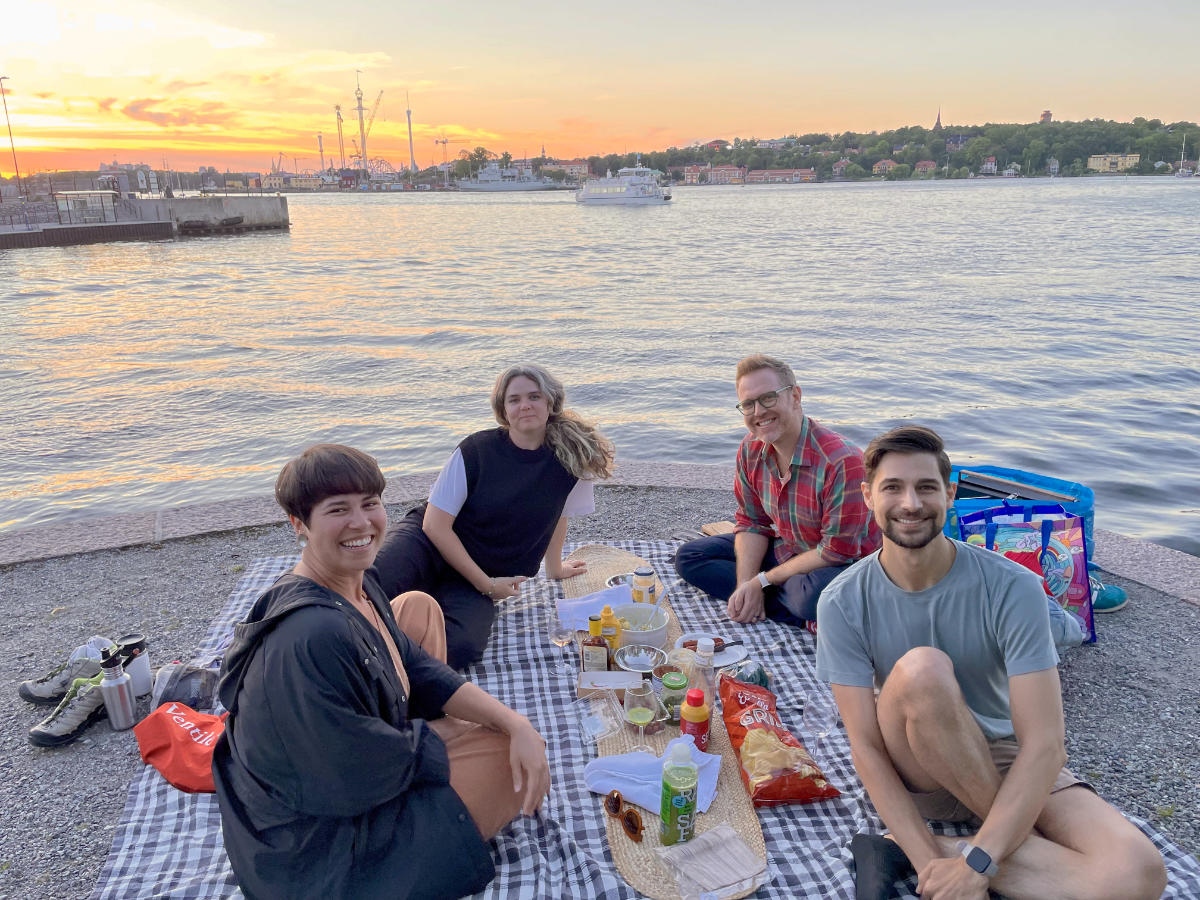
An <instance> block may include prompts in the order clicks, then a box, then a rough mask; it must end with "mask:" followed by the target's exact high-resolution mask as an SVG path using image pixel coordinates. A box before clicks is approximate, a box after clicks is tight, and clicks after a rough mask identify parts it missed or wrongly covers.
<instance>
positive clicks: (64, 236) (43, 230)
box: [0, 222, 175, 250]
mask: <svg viewBox="0 0 1200 900" xmlns="http://www.w3.org/2000/svg"><path fill="white" fill-rule="evenodd" d="M174 236H175V229H174V227H173V226H172V225H171V223H170V222H107V223H97V224H95V225H42V226H41V227H39V228H38V229H36V230H34V231H0V250H14V249H18V248H25V247H64V246H66V245H68V244H100V243H104V242H106V241H169V240H171V239H172V238H173V237H174Z"/></svg>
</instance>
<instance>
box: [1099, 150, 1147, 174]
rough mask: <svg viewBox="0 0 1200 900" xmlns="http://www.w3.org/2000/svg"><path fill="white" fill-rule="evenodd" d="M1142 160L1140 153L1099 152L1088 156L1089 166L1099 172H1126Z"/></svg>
mask: <svg viewBox="0 0 1200 900" xmlns="http://www.w3.org/2000/svg"><path fill="white" fill-rule="evenodd" d="M1141 161H1142V155H1141V154H1140V153H1097V154H1095V155H1093V156H1089V157H1088V164H1087V167H1088V168H1089V169H1095V170H1096V171H1097V172H1125V171H1127V170H1129V169H1133V168H1136V167H1137V164H1138V163H1139V162H1141Z"/></svg>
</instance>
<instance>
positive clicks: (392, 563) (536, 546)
mask: <svg viewBox="0 0 1200 900" xmlns="http://www.w3.org/2000/svg"><path fill="white" fill-rule="evenodd" d="M565 400H566V392H565V391H564V390H563V386H562V382H560V381H559V380H558V379H557V378H555V377H554V376H553V375H551V374H550V373H549V372H547V371H546V370H545V369H543V368H542V367H541V366H536V365H528V364H527V365H517V366H512V367H511V368H509V369H507V370H506V371H504V372H502V373H501V374H500V377H498V378H497V379H496V384H495V386H494V387H493V388H492V396H491V404H492V412H493V413H494V414H495V416H496V421H497V422H498V423H499V425H500V427H499V428H492V429H488V430H486V431H479V432H476V433H475V434H472V435H470V436H469V437H467V438H465V439H464V440H463V441H462V442H461V443H460V444H459V445H458V448H457V449H456V450H455V451H454V453H453V454H451V456H450V459H449V460H448V461H447V462H446V465H445V466H444V467H443V468H442V471H441V474H440V475H438V478H437V481H436V482H435V483H434V485H433V488H432V490H431V491H430V493H429V502H428V503H427V504H422V505H421V506H418V507H416V508H415V509H412V510H410V511H409V513H408V515H406V516H405V517H404V518H403V519H401V520H400V522H399V523H397V524H396V525H395V526H393V527H392V529H391V531H390V532H389V533H388V536H387V540H386V541H385V543H384V546H383V548H382V549H381V550H380V552H379V556H378V558H377V559H376V560H375V568H376V572H377V574H378V576H379V580H380V583H381V584H382V585H383V587H384V589H385V590H386V591H387V592H388V593H389V595H390V596H397V595H399V594H401V593H403V592H405V591H414V590H415V591H425V592H426V593H429V594H432V595H433V596H434V597H435V598H436V599H437V601H438V603H439V605H440V606H441V608H442V612H443V614H444V615H445V619H446V641H447V651H446V657H447V661H448V662H449V664H450V665H451V666H453V667H455V668H464V667H466V666H468V665H470V664H471V663H473V662H475V661H476V660H478V659H479V658H480V657H481V656H482V655H483V650H484V648H485V647H486V646H487V642H488V638H489V637H490V636H491V630H492V622H493V621H494V620H495V616H496V611H495V602H496V601H497V600H503V599H505V598H507V597H514V596H516V595H517V594H518V593H520V586H521V583H522V582H523V581H525V579H526V578H529V577H530V576H533V575H536V574H537V571H538V567H539V565H540V563H541V560H542V559H543V557H544V558H545V560H546V574H547V575H549V576H550V577H551V578H570V577H572V576H574V575H578V574H580V573H582V572H584V571H586V566H585V565H584V564H583V563H582V562H579V561H575V560H571V561H564V560H563V558H562V547H563V541H564V539H565V538H566V533H567V519H569V518H574V517H578V516H585V515H588V514H589V513H591V512H593V511H594V510H595V499H594V497H593V492H592V488H593V483H594V481H595V480H596V479H598V478H607V477H608V476H609V475H610V474H611V473H612V460H613V446H612V443H611V442H610V441H609V440H608V439H607V438H605V437H604V435H602V434H601V433H600V432H599V431H597V430H596V428H595V426H593V425H592V424H590V423H589V422H587V421H585V420H584V419H582V418H581V417H580V416H579V415H578V414H576V413H575V412H573V411H572V410H569V409H565V408H564V402H565Z"/></svg>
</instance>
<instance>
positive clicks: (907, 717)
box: [817, 426, 1166, 900]
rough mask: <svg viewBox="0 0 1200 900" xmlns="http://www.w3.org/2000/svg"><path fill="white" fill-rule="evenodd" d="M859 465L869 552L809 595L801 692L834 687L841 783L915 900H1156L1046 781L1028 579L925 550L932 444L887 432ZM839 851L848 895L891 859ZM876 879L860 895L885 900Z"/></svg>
mask: <svg viewBox="0 0 1200 900" xmlns="http://www.w3.org/2000/svg"><path fill="white" fill-rule="evenodd" d="M864 462H865V469H866V481H865V482H864V483H863V486H862V489H863V495H864V497H865V499H866V502H867V505H868V506H869V507H870V509H871V512H872V514H873V515H874V517H875V521H876V523H877V524H878V525H879V527H880V529H881V530H882V531H883V535H884V537H883V547H882V548H881V549H880V550H879V551H877V552H876V553H874V554H872V555H871V556H868V557H866V558H865V559H863V560H861V561H859V562H858V563H856V564H855V565H853V566H852V567H850V568H849V569H848V570H846V571H845V572H844V573H842V574H841V575H840V576H839V577H838V578H837V579H836V580H835V581H834V582H833V583H832V584H831V585H830V586H829V587H828V588H826V589H825V592H824V593H823V594H822V596H821V600H820V603H819V606H818V614H817V619H818V621H819V622H820V628H819V629H818V632H817V677H819V678H821V679H823V680H825V681H828V682H830V683H831V684H832V686H833V695H834V697H835V699H836V700H837V703H838V709H839V711H840V713H841V716H842V719H843V721H844V722H845V724H846V731H847V733H848V734H849V737H850V747H851V749H852V750H853V754H854V765H855V768H856V770H857V771H858V774H859V777H860V778H861V779H862V782H863V785H864V787H865V788H866V790H867V793H868V795H869V796H870V798H871V801H872V803H874V805H875V808H876V809H877V810H878V811H879V815H880V818H882V819H883V821H884V824H885V825H886V826H887V827H888V829H889V831H890V832H891V834H892V837H893V838H894V839H895V841H896V843H897V844H899V848H900V849H902V850H903V852H904V855H906V856H907V857H908V860H909V861H911V863H912V866H913V867H914V868H915V869H916V872H917V876H918V887H919V890H920V891H921V897H922V900H948V898H985V897H986V896H987V894H988V890H989V889H992V890H995V891H996V892H998V893H1002V894H1004V895H1005V896H1007V897H1012V898H1014V900H1019V898H1031V900H1042V898H1046V897H1064V898H1065V897H1086V898H1090V900H1098V898H1107V897H1111V898H1120V900H1138V898H1143V897H1144V898H1157V897H1159V896H1160V895H1161V894H1162V892H1163V890H1164V888H1165V886H1166V869H1165V867H1164V865H1163V861H1162V857H1161V855H1160V854H1159V852H1158V851H1157V850H1156V849H1155V847H1154V845H1153V844H1152V843H1151V842H1150V840H1149V839H1148V838H1146V837H1145V835H1143V834H1142V832H1141V831H1139V830H1138V829H1137V828H1135V827H1134V826H1133V825H1132V824H1131V823H1130V822H1129V821H1127V820H1126V819H1125V817H1124V816H1122V815H1121V814H1120V813H1119V812H1118V811H1117V810H1115V809H1114V808H1113V807H1111V806H1109V805H1108V804H1107V803H1105V802H1104V801H1103V800H1101V799H1100V798H1099V797H1098V796H1097V795H1096V794H1095V792H1094V791H1093V790H1091V788H1090V786H1088V785H1086V784H1084V783H1083V782H1081V781H1080V780H1079V779H1078V778H1076V777H1075V776H1074V775H1072V774H1071V773H1070V772H1069V771H1068V770H1067V769H1065V768H1063V764H1064V763H1065V762H1066V749H1065V746H1064V726H1063V711H1062V692H1061V689H1060V686H1059V681H1058V669H1057V667H1056V666H1057V663H1058V656H1057V654H1056V653H1055V649H1054V642H1053V640H1052V638H1051V631H1050V620H1049V615H1048V611H1047V606H1046V597H1045V593H1044V591H1043V589H1042V585H1041V580H1040V579H1039V578H1038V577H1037V576H1036V575H1034V574H1033V573H1031V572H1029V571H1028V570H1026V569H1024V568H1022V567H1021V566H1019V565H1018V564H1016V563H1014V562H1011V561H1010V560H1007V559H1005V558H1004V557H1002V556H1000V555H999V554H996V553H992V552H990V551H987V550H983V549H981V548H978V547H972V546H969V545H967V544H963V543H960V542H958V541H952V540H950V539H949V538H947V537H945V536H944V535H943V534H942V526H943V525H944V524H945V521H946V512H947V509H948V508H949V505H950V503H951V502H952V501H953V498H954V488H953V486H952V485H951V484H950V460H949V458H948V457H947V456H946V452H945V449H944V447H943V444H942V440H941V438H940V437H938V435H937V434H936V433H934V432H933V431H931V430H930V429H928V428H921V427H919V426H904V427H901V428H897V429H894V430H892V431H890V432H888V433H887V434H885V435H882V436H880V437H878V438H876V439H875V440H874V441H872V442H871V444H870V445H869V446H868V447H867V450H866V453H865V454H864ZM925 819H944V820H949V821H960V822H973V823H974V824H977V825H978V832H977V833H975V834H973V835H972V836H971V837H970V839H969V840H968V841H965V842H964V841H958V840H954V839H949V838H944V837H939V836H936V835H934V834H933V832H932V831H931V830H930V829H929V828H928V826H927V825H926V824H925V821H924V820H925ZM1035 829H1036V830H1035ZM860 841H862V842H861V843H860ZM855 842H856V843H855V848H854V849H855V859H856V864H857V866H858V869H859V871H858V872H857V874H856V879H857V880H858V883H859V886H860V889H862V888H863V886H864V885H865V884H867V883H870V877H871V873H869V872H864V871H863V869H864V868H865V867H866V866H868V865H869V862H870V861H871V860H875V861H876V862H877V863H879V864H880V865H881V867H882V868H883V869H886V865H884V862H885V861H888V860H890V861H891V862H892V863H893V864H894V863H895V861H896V857H897V856H898V852H897V850H896V848H895V846H894V845H892V844H891V843H890V842H883V843H882V844H880V843H879V842H878V840H876V842H875V843H874V844H871V843H868V842H867V841H865V840H864V839H863V836H859V837H858V838H856V839H855ZM881 846H882V847H884V848H886V849H882V850H881V849H880V847H881ZM860 850H861V851H862V852H861V854H860V852H859V851H860ZM889 881H890V878H884V879H882V880H877V882H876V883H874V884H872V885H871V890H877V891H878V894H876V896H880V897H883V896H886V891H887V889H888V887H889V884H888V883H887V882H889ZM863 896H865V895H864V894H862V893H860V898H862V897H863Z"/></svg>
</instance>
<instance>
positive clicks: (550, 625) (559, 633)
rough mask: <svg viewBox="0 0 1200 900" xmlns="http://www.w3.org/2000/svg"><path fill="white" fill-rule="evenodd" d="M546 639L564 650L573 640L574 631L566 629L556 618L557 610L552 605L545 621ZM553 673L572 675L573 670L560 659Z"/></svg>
mask: <svg viewBox="0 0 1200 900" xmlns="http://www.w3.org/2000/svg"><path fill="white" fill-rule="evenodd" d="M546 637H548V638H550V643H552V644H554V645H555V646H557V647H563V648H566V647H567V646H569V645H570V643H571V641H573V640H574V639H575V631H574V629H571V628H568V627H567V626H565V625H563V623H562V622H561V621H560V620H559V618H558V608H557V607H556V606H554V605H551V607H550V615H549V617H548V618H547V619H546ZM554 671H555V672H557V673H558V674H559V675H573V674H574V673H575V670H574V669H573V668H571V667H570V666H569V665H567V664H566V663H565V662H564V661H563V660H562V659H561V658H560V659H559V661H558V664H557V665H556V666H555V667H554Z"/></svg>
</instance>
